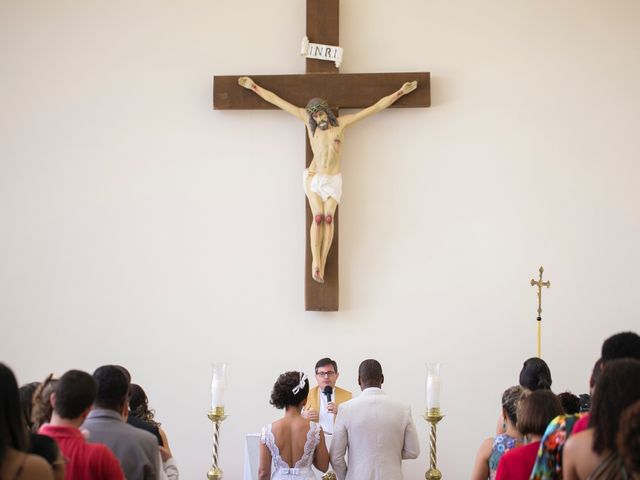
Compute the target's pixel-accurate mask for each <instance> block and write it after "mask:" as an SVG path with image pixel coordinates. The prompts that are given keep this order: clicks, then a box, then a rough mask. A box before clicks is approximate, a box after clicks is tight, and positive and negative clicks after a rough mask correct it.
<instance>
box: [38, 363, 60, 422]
mask: <svg viewBox="0 0 640 480" xmlns="http://www.w3.org/2000/svg"><path fill="white" fill-rule="evenodd" d="M57 384H58V380H57V379H55V378H53V373H50V374H49V376H47V378H45V379H44V382H42V383H41V384H40V385H38V387H37V388H36V391H35V392H34V393H33V408H32V410H31V431H32V432H37V431H38V430H40V427H41V426H42V425H44V424H45V423H48V422H49V420H51V413H52V412H53V407H51V394H52V393H53V392H54V391H55V388H56V385H57Z"/></svg>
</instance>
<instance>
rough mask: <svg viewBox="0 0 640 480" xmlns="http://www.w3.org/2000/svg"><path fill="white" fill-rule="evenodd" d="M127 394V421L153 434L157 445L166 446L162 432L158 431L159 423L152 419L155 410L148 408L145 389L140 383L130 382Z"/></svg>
mask: <svg viewBox="0 0 640 480" xmlns="http://www.w3.org/2000/svg"><path fill="white" fill-rule="evenodd" d="M129 395H130V396H129V416H128V417H127V423H128V424H129V425H133V426H134V427H136V428H141V429H143V430H146V431H147V432H149V433H151V434H153V436H155V437H156V439H157V440H158V445H160V446H162V447H166V446H167V443H166V442H165V439H164V438H163V436H162V433H164V432H162V433H160V432H161V431H160V423H159V422H156V421H155V419H154V414H155V412H154V411H153V410H150V409H149V399H148V398H147V394H146V393H145V391H144V390H143V389H142V387H141V386H140V385H138V384H136V383H132V384H131V388H129ZM165 437H166V436H165Z"/></svg>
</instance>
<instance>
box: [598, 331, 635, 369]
mask: <svg viewBox="0 0 640 480" xmlns="http://www.w3.org/2000/svg"><path fill="white" fill-rule="evenodd" d="M619 358H635V359H639V360H640V336H638V334H637V333H635V332H621V333H616V334H615V335H612V336H611V337H609V338H607V339H606V340H605V341H604V343H603V344H602V361H603V362H608V361H609V360H616V359H619Z"/></svg>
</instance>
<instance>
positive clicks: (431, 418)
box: [423, 408, 444, 480]
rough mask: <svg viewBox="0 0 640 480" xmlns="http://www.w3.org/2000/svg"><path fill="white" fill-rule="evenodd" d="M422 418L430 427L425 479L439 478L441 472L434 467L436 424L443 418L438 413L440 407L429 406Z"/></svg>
mask: <svg viewBox="0 0 640 480" xmlns="http://www.w3.org/2000/svg"><path fill="white" fill-rule="evenodd" d="M423 418H424V419H425V420H426V421H427V422H429V424H430V425H431V429H430V432H429V448H430V458H431V462H430V468H429V470H427V473H425V474H424V478H425V479H426V480H440V479H441V478H442V473H440V470H438V469H437V468H436V424H437V423H438V422H439V421H440V420H442V419H443V418H444V415H442V414H441V413H440V408H430V409H429V410H427V411H426V412H425V414H424V415H423Z"/></svg>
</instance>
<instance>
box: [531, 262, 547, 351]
mask: <svg viewBox="0 0 640 480" xmlns="http://www.w3.org/2000/svg"><path fill="white" fill-rule="evenodd" d="M539 272H540V279H539V280H537V281H536V280H534V279H533V278H532V279H531V286H532V287H538V316H537V318H536V320H537V321H538V358H542V357H541V355H540V342H541V337H542V287H547V288H549V287H551V282H550V281H548V280H547V281H546V282H543V281H542V273H543V272H544V268H542V267H540V269H539Z"/></svg>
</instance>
